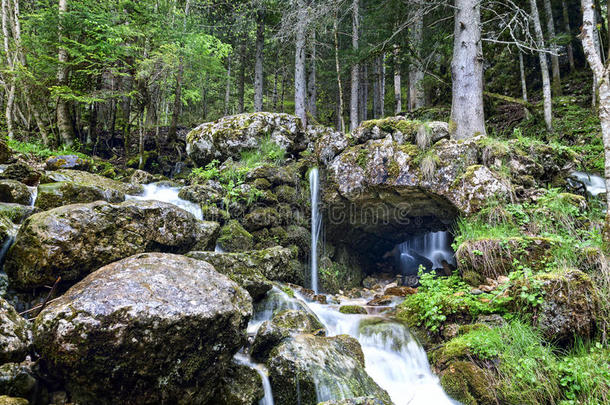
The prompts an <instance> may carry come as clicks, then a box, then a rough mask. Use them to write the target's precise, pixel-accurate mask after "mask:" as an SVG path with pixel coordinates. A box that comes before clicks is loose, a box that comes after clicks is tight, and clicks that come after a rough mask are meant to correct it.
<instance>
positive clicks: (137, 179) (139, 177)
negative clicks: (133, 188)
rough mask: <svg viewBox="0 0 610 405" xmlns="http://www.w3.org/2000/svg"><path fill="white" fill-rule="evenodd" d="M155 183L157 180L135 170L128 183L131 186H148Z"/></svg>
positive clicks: (141, 171) (146, 173)
mask: <svg viewBox="0 0 610 405" xmlns="http://www.w3.org/2000/svg"><path fill="white" fill-rule="evenodd" d="M155 181H157V178H156V177H155V176H153V175H152V174H150V173H148V172H145V171H144V170H138V169H136V170H135V171H134V172H133V174H132V175H131V176H129V182H130V183H133V184H150V183H154V182H155Z"/></svg>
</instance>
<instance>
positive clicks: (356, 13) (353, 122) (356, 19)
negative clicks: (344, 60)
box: [349, 0, 360, 131]
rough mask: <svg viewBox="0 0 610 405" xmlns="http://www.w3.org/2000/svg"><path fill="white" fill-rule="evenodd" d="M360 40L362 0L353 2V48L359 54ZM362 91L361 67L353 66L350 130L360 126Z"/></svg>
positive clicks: (353, 0)
mask: <svg viewBox="0 0 610 405" xmlns="http://www.w3.org/2000/svg"><path fill="white" fill-rule="evenodd" d="M359 39H360V0H352V48H353V50H354V53H357V51H358V48H359ZM359 89H360V66H359V65H358V64H357V63H355V64H354V65H353V66H352V89H351V90H352V91H351V96H350V109H349V129H350V131H353V130H355V129H356V128H357V127H358V124H360V121H359V119H358V90H359Z"/></svg>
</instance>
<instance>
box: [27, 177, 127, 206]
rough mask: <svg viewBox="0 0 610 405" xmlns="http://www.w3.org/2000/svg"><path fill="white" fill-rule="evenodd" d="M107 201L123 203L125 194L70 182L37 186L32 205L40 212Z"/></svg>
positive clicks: (115, 190) (96, 186) (110, 189)
mask: <svg viewBox="0 0 610 405" xmlns="http://www.w3.org/2000/svg"><path fill="white" fill-rule="evenodd" d="M94 201H108V202H112V203H118V202H122V201H125V194H124V193H122V192H121V191H119V190H117V189H112V188H108V189H107V188H103V187H100V186H98V185H93V184H92V185H83V184H78V183H73V182H70V181H58V182H56V183H46V184H41V185H39V186H38V197H37V198H36V203H35V204H34V205H35V206H36V207H37V208H40V209H41V210H43V211H44V210H50V209H52V208H57V207H61V206H62V205H69V204H79V203H89V202H94Z"/></svg>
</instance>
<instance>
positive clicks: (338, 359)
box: [267, 335, 392, 405]
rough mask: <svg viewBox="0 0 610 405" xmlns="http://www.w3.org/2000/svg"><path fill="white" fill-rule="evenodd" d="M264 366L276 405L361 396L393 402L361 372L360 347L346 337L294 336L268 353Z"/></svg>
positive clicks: (362, 365) (291, 404)
mask: <svg viewBox="0 0 610 405" xmlns="http://www.w3.org/2000/svg"><path fill="white" fill-rule="evenodd" d="M267 366H268V368H269V378H270V380H271V387H272V388H273V398H274V400H275V403H276V404H277V405H293V404H296V403H301V404H302V405H315V404H317V403H318V402H323V401H327V400H332V399H345V398H354V397H362V396H372V397H375V398H379V399H380V400H381V401H382V402H383V403H384V404H387V405H389V404H391V403H392V401H391V400H390V397H389V396H388V394H387V393H386V392H385V391H384V390H383V389H382V388H380V387H379V386H378V385H377V384H376V383H375V381H373V379H372V378H371V377H370V376H369V375H368V374H367V373H366V371H365V370H364V355H363V353H362V349H361V348H360V344H359V343H358V341H357V340H356V339H354V338H352V337H349V336H345V335H340V336H335V337H332V338H326V337H317V336H312V335H298V336H295V337H294V338H293V339H290V340H288V341H285V342H283V343H282V344H280V345H279V346H278V347H276V348H275V349H274V350H273V351H272V352H271V355H270V358H269V361H268V363H267ZM299 399H300V401H299Z"/></svg>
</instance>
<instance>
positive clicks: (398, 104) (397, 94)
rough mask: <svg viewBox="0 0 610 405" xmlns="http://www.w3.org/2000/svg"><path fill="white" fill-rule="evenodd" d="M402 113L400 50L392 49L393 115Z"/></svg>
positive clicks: (396, 47) (397, 48)
mask: <svg viewBox="0 0 610 405" xmlns="http://www.w3.org/2000/svg"><path fill="white" fill-rule="evenodd" d="M401 111H402V77H401V75H400V48H399V47H398V45H396V46H395V47H394V113H395V114H397V115H398V114H399V113H400V112H401Z"/></svg>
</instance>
